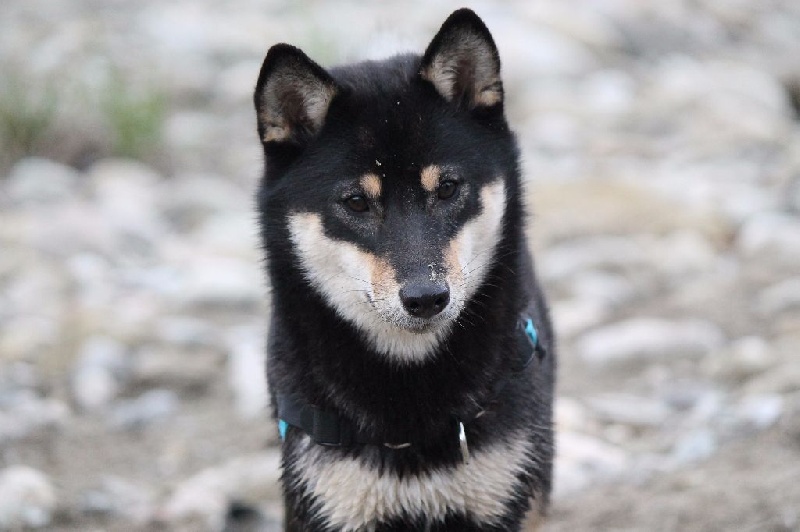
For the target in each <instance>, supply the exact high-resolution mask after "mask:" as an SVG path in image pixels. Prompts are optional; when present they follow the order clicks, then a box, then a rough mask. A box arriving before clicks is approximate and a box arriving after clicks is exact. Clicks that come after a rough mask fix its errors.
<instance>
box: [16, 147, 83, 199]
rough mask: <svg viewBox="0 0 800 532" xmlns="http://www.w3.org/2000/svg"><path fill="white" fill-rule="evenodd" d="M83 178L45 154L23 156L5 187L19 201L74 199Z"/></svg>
mask: <svg viewBox="0 0 800 532" xmlns="http://www.w3.org/2000/svg"><path fill="white" fill-rule="evenodd" d="M79 182H80V179H79V175H78V172H77V171H75V170H74V169H72V168H70V167H68V166H65V165H63V164H59V163H56V162H53V161H50V160H48V159H44V158H41V157H28V158H26V159H22V160H20V161H19V162H17V164H15V165H14V167H13V168H12V169H11V172H10V173H9V175H8V178H7V180H6V181H5V182H3V180H0V185H2V188H0V195H1V194H2V189H5V193H6V195H7V196H8V198H9V200H11V202H13V203H15V204H19V205H22V204H37V203H39V204H47V203H53V202H56V201H65V200H68V199H70V198H71V197H72V196H73V195H74V194H76V192H77V191H78V185H79Z"/></svg>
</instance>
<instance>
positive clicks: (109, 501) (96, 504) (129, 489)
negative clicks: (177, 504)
mask: <svg viewBox="0 0 800 532" xmlns="http://www.w3.org/2000/svg"><path fill="white" fill-rule="evenodd" d="M155 509H156V495H155V493H154V492H153V490H151V489H148V488H143V487H141V486H138V485H135V484H133V483H131V482H129V481H128V480H125V479H122V478H119V477H113V476H107V477H104V478H103V479H102V480H101V481H100V485H99V486H97V487H96V488H92V489H89V490H87V491H85V492H83V493H82V494H81V498H80V510H81V512H82V513H85V514H90V515H93V514H94V515H101V516H105V517H108V518H113V519H123V520H125V521H128V522H129V523H132V524H134V525H137V526H144V525H146V524H147V523H149V522H150V521H151V520H152V518H153V516H154V514H155Z"/></svg>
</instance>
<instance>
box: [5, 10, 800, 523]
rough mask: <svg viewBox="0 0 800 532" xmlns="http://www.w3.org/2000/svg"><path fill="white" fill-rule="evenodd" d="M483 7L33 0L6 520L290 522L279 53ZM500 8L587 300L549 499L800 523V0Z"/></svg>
mask: <svg viewBox="0 0 800 532" xmlns="http://www.w3.org/2000/svg"><path fill="white" fill-rule="evenodd" d="M445 4H447V5H445ZM456 7H459V6H458V5H456V4H449V3H439V4H437V6H436V7H435V8H432V7H430V6H429V5H427V4H424V3H422V2H413V3H403V4H402V5H401V4H399V3H397V4H395V5H388V4H380V3H372V4H367V3H364V4H360V3H357V2H348V3H336V4H333V3H330V2H328V3H325V2H321V1H320V2H316V1H305V2H297V3H291V4H284V3H282V2H278V1H258V2H256V1H254V0H236V2H224V3H222V2H219V3H218V2H211V1H210V0H205V1H200V2H170V3H166V2H156V1H155V0H148V1H141V2H135V3H134V2H124V3H123V2H96V1H92V0H73V1H61V2H54V1H45V0H7V1H6V2H4V4H3V7H2V13H3V16H2V17H0V67H3V68H4V69H5V71H6V72H8V73H11V74H9V75H8V76H6V79H5V83H6V88H7V87H8V83H9V80H11V81H13V79H11V75H12V74H13V76H16V77H17V78H16V79H17V81H18V83H17V85H18V86H22V87H24V90H23V91H21V92H19V91H18V94H19V95H20V96H19V98H18V99H17V100H12V99H10V97H9V96H8V95H9V94H12V93H11V92H8V91H6V92H3V93H2V96H0V111H2V112H0V127H2V130H0V132H2V133H3V135H4V136H3V141H4V142H5V145H4V147H3V149H2V150H0V151H2V152H3V158H2V159H0V162H2V165H3V166H2V172H1V173H0V174H1V175H0V529H18V528H20V527H43V528H47V529H50V530H90V529H91V530H140V529H142V530H144V529H152V528H156V529H158V528H161V529H169V530H172V529H175V530H202V529H207V530H222V529H223V528H226V527H227V529H228V530H245V529H250V530H255V529H258V530H267V531H268V530H278V524H277V523H278V522H279V520H280V506H279V504H278V488H277V484H276V479H277V477H278V470H277V463H278V456H277V450H276V447H275V444H276V431H275V428H274V427H273V426H272V424H271V422H269V421H268V420H267V418H266V415H265V413H264V408H263V405H264V397H265V392H266V390H265V384H264V382H263V379H262V370H261V365H262V358H263V338H264V333H265V327H266V325H265V324H266V322H267V320H266V312H267V311H266V309H267V304H266V303H267V300H268V297H269V295H268V291H267V289H266V288H265V287H264V286H263V283H262V276H261V273H260V270H259V261H260V256H259V252H258V245H257V240H256V228H255V224H254V215H253V202H252V192H253V189H254V186H255V182H256V179H257V177H258V173H259V169H260V153H259V147H258V144H257V139H256V136H255V134H254V125H255V124H254V117H253V115H252V111H251V103H250V91H251V88H252V86H253V83H254V80H255V77H256V75H257V71H258V67H259V65H260V61H261V59H262V58H263V54H264V52H265V50H266V48H267V47H268V46H269V45H270V44H272V43H274V42H277V41H288V42H292V43H295V44H298V45H300V46H301V47H303V48H304V49H306V50H307V51H308V52H309V54H310V55H312V56H313V57H315V58H317V59H319V60H320V61H321V62H323V63H325V64H333V63H336V62H340V61H346V60H350V59H354V58H364V57H379V56H381V55H384V53H385V50H387V49H392V50H397V49H398V46H399V47H400V48H399V49H405V48H413V49H420V48H422V47H424V46H425V44H426V42H427V40H428V39H429V38H430V37H431V36H432V35H433V32H435V30H436V27H437V25H438V24H439V23H440V22H441V21H442V20H443V19H444V18H445V16H446V15H447V14H448V13H449V11H451V10H452V9H453V8H456ZM473 7H474V8H475V9H476V10H477V11H478V12H479V14H481V15H482V16H484V17H485V20H486V22H487V23H488V25H489V27H490V29H492V31H493V32H494V34H495V36H496V38H497V41H498V45H499V47H500V51H501V55H502V58H503V60H504V63H503V66H504V77H505V80H506V91H507V94H508V99H509V107H508V114H509V116H510V119H511V121H512V123H513V124H514V126H515V128H516V129H517V131H518V132H519V135H520V140H521V148H522V151H523V155H524V161H525V167H526V169H527V174H528V176H529V177H530V181H529V196H530V197H529V200H530V201H529V203H530V204H531V206H532V210H533V211H534V213H535V215H534V216H533V217H532V223H531V238H532V240H533V243H534V248H535V249H536V254H537V258H538V265H539V270H540V275H541V277H542V280H543V281H544V284H545V285H546V288H547V291H548V293H549V295H550V298H551V302H552V307H553V314H554V319H555V322H556V326H557V329H558V331H559V340H560V346H561V368H560V378H559V383H560V386H559V399H558V403H557V428H558V461H557V467H556V491H555V495H554V506H553V509H552V512H551V519H550V522H549V524H548V525H547V527H546V529H547V530H552V531H559V530H564V531H567V530H569V531H572V530H604V529H613V530H641V531H653V530H709V531H710V530H797V529H800V483H798V479H800V361H798V357H797V351H798V349H799V348H800V122H799V121H798V118H799V117H800V64H798V62H797V58H798V57H800V5H798V4H797V3H795V2H791V1H790V0H785V1H777V0H775V1H765V2H745V1H714V0H694V1H690V0H676V1H671V2H660V3H645V2H638V1H636V0H582V1H577V0H576V1H575V2H557V1H555V0H553V1H550V2H544V1H542V2H527V1H522V0H520V1H518V2H504V3H502V4H501V3H499V2H498V3H497V4H492V3H489V2H483V3H476V4H475V5H474V6H473ZM406 45H408V46H406ZM15 94H17V93H15ZM41 94H44V96H41V98H39V96H37V95H41ZM119 95H121V96H119ZM111 97H113V98H118V99H119V100H120V102H117V103H118V104H119V105H111V106H108V105H106V104H104V103H103V102H107V101H108V98H111ZM37 98H39V99H37ZM42 98H43V99H42ZM51 100H53V101H55V102H56V103H57V105H55V106H54V107H53V109H50V108H49V107H48V106H47V105H46V102H48V101H51ZM151 101H159V102H162V103H163V107H161V108H159V109H161V110H160V111H159V112H155V111H154V112H153V113H151V114H147V113H145V112H144V111H145V110H146V109H150V108H151V106H149V105H148V106H145V105H144V104H145V103H147V102H151ZM42 102H45V103H42ZM98 102H99V103H98ZM119 109H122V110H123V111H126V110H129V109H133V111H130V113H131V114H132V115H133V116H132V117H127V118H126V116H125V114H124V112H123V115H122V118H120V115H119V113H118V112H116V111H118V110H119ZM41 116H44V117H46V118H47V120H46V121H45V122H46V123H45V125H44V126H41V127H39V122H36V118H37V117H41ZM142 117H145V118H147V117H150V118H149V119H148V120H149V121H142V120H139V119H140V118H142ZM137 120H138V121H137ZM151 122H152V123H151ZM131 124H132V125H131ZM23 126H25V127H27V129H25V127H23ZM23 130H24V131H28V132H29V133H30V134H28V136H23V135H22V134H20V131H23ZM148 135H149V136H148ZM126 139H127V140H126ZM131 139H132V140H131ZM123 156H125V157H123ZM131 156H134V157H136V158H137V159H138V160H133V159H131V158H130V157H131ZM247 527H250V528H247Z"/></svg>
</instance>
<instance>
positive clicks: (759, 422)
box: [735, 394, 783, 431]
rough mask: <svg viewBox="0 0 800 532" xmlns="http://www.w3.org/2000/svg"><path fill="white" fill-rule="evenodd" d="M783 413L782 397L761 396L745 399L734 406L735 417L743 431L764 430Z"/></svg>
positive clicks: (775, 395)
mask: <svg viewBox="0 0 800 532" xmlns="http://www.w3.org/2000/svg"><path fill="white" fill-rule="evenodd" d="M782 413H783V397H782V396H780V395H778V394H762V395H752V396H748V397H745V398H744V399H742V401H741V402H740V403H739V404H738V405H737V406H736V414H735V415H736V417H737V419H738V421H739V423H740V424H741V426H742V428H743V429H753V430H757V431H760V430H764V429H766V428H768V427H771V426H772V425H774V424H775V423H776V422H777V421H778V419H780V417H781V414H782Z"/></svg>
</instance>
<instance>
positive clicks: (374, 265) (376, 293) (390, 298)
mask: <svg viewBox="0 0 800 532" xmlns="http://www.w3.org/2000/svg"><path fill="white" fill-rule="evenodd" d="M367 260H368V261H369V263H370V269H371V271H372V275H371V276H370V282H371V283H372V296H373V298H372V300H373V303H374V304H375V306H377V307H379V308H383V309H386V310H389V311H392V310H394V308H393V307H395V306H397V307H398V308H397V310H398V311H399V310H400V309H399V296H398V294H399V293H400V285H399V284H398V282H397V274H396V272H395V271H394V268H392V266H391V264H389V261H387V260H386V259H383V258H380V257H375V256H372V255H368V258H367ZM395 302H396V304H395Z"/></svg>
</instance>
